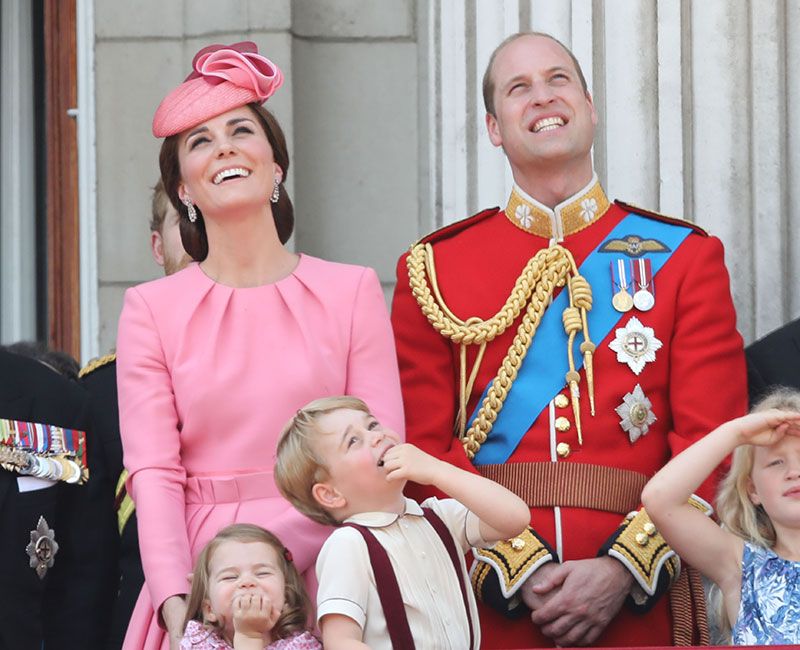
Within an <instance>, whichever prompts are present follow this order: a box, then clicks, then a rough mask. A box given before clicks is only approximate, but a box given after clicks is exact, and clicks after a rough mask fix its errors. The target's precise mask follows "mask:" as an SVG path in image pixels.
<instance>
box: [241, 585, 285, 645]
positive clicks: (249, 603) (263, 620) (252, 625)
mask: <svg viewBox="0 0 800 650" xmlns="http://www.w3.org/2000/svg"><path fill="white" fill-rule="evenodd" d="M232 610H233V630H234V637H233V639H234V644H233V647H234V648H236V650H240V649H241V650H244V649H245V648H250V647H251V646H252V647H253V648H259V650H261V648H263V647H264V645H265V644H269V643H271V635H270V631H271V630H272V628H273V627H275V623H276V622H277V620H278V617H279V616H280V615H281V612H280V610H279V609H277V608H276V607H275V605H274V604H273V603H272V601H271V600H270V598H269V596H267V595H266V594H265V593H263V592H259V591H249V592H246V593H242V594H239V595H237V596H236V597H235V598H234V599H233V607H232ZM255 642H257V643H258V644H260V645H256V643H255Z"/></svg>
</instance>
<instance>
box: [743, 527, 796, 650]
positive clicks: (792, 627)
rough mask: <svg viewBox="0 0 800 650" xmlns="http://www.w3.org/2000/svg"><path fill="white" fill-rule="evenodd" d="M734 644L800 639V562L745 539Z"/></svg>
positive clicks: (772, 643)
mask: <svg viewBox="0 0 800 650" xmlns="http://www.w3.org/2000/svg"><path fill="white" fill-rule="evenodd" d="M731 635H732V637H733V643H734V644H735V645H775V644H796V643H800V562H791V561H789V560H784V559H783V558H781V557H778V556H777V555H776V554H775V553H774V552H773V551H771V550H770V549H766V548H763V547H761V546H756V545H755V544H750V543H748V542H745V545H744V553H743V555H742V599H741V604H740V605H739V615H738V616H737V617H736V623H735V625H734V626H733V630H732V632H731Z"/></svg>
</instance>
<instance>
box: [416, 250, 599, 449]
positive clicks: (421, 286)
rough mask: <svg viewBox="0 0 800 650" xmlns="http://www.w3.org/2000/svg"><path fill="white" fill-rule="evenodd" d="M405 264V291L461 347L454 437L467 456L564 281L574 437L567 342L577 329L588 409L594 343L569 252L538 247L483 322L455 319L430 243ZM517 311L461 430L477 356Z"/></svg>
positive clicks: (588, 298) (587, 303) (586, 291)
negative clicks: (469, 361) (469, 356)
mask: <svg viewBox="0 0 800 650" xmlns="http://www.w3.org/2000/svg"><path fill="white" fill-rule="evenodd" d="M406 264H407V266H408V279H409V286H410V288H411V293H412V294H413V296H414V298H415V299H416V301H417V304H418V305H419V306H420V309H421V310H422V313H423V314H424V315H425V317H426V318H427V319H428V322H429V323H430V324H431V325H432V326H433V328H434V329H435V330H436V331H437V332H439V333H440V334H441V335H442V336H444V337H446V338H448V339H450V340H451V341H452V342H453V343H456V344H458V345H460V346H461V355H460V356H461V367H460V378H459V415H458V420H459V422H458V435H459V438H460V440H461V442H462V444H463V445H464V450H465V452H466V454H467V457H468V458H469V459H470V460H471V459H472V458H474V456H475V454H476V453H477V452H478V450H479V449H480V447H481V445H482V444H483V443H484V442H485V441H486V438H487V436H488V435H489V433H490V431H491V430H492V426H493V425H494V422H495V420H496V419H497V414H498V413H499V412H500V410H501V409H502V408H503V403H504V402H505V399H506V396H507V395H508V392H509V390H510V389H511V386H512V384H513V383H514V380H515V379H516V377H517V372H518V371H519V368H520V366H521V365H522V361H523V360H524V358H525V355H526V354H527V353H528V349H529V347H530V345H531V342H532V340H533V336H534V334H535V333H536V330H537V328H538V327H539V323H540V322H541V319H542V316H543V315H544V312H545V309H547V307H548V305H549V304H550V299H551V298H552V296H553V293H554V292H555V290H556V289H557V288H558V287H562V286H564V285H565V284H566V285H567V291H568V295H569V307H567V308H566V309H565V310H564V314H563V316H564V318H563V323H564V328H565V330H566V332H567V335H568V337H569V344H568V346H567V356H568V360H569V368H570V371H569V372H568V373H567V375H566V381H567V383H568V384H569V386H570V393H571V395H572V407H573V410H574V412H575V416H576V428H577V431H578V437H579V440H580V439H581V427H580V421H579V419H578V418H579V415H580V410H579V406H578V399H579V395H578V380H579V375H578V373H577V372H576V370H575V362H574V359H573V351H572V347H573V346H572V344H573V342H574V341H575V337H576V335H577V334H578V333H579V332H580V333H582V334H583V338H584V342H583V343H582V344H581V353H582V354H583V357H584V367H585V369H586V379H587V384H588V390H589V399H590V403H591V405H592V412H594V378H593V373H592V354H593V352H594V349H595V346H594V344H593V343H592V341H591V339H590V338H589V325H588V320H587V317H586V315H587V312H588V311H589V310H590V309H591V308H592V292H591V288H590V287H589V283H588V282H587V281H586V279H585V278H583V277H582V276H581V275H580V274H579V273H578V268H577V266H576V264H575V260H574V259H573V257H572V254H571V253H570V252H569V251H568V250H567V249H566V248H564V247H563V246H559V245H553V246H550V247H548V248H544V249H542V250H540V251H538V252H537V253H536V254H535V255H534V256H533V257H532V258H531V259H530V260H528V263H527V264H526V265H525V268H524V269H523V271H522V273H521V274H520V276H519V277H518V278H517V281H516V283H515V284H514V288H513V289H512V291H511V293H510V295H509V296H508V299H507V300H506V302H505V304H504V305H503V307H502V308H501V309H500V310H499V311H498V312H497V313H496V314H495V315H494V316H492V317H491V318H489V319H487V320H482V319H480V318H477V317H471V318H468V319H467V320H461V319H460V318H458V317H457V316H456V315H455V314H453V312H452V311H450V309H449V308H448V307H447V305H446V304H445V302H444V299H443V298H442V296H441V293H440V292H439V287H438V283H437V280H436V267H435V265H434V259H433V248H432V247H431V245H430V244H417V245H416V246H414V247H413V248H412V249H411V251H410V252H409V254H408V257H407V259H406ZM429 281H430V282H429ZM523 310H524V315H523V317H522V321H521V322H520V324H519V327H518V328H517V333H516V336H515V337H514V340H513V342H512V343H511V346H510V347H509V348H508V352H507V353H506V356H505V358H504V359H503V361H502V363H501V364H500V368H499V369H498V371H497V375H496V376H495V378H494V380H493V381H492V383H491V384H490V386H489V390H488V391H487V394H486V397H485V398H484V400H483V403H482V404H481V407H480V409H479V410H478V413H477V416H476V417H475V420H474V421H473V423H472V425H471V426H470V427H469V430H466V419H467V415H466V408H467V400H468V399H469V395H470V394H471V393H472V387H473V383H474V381H475V378H476V376H477V374H478V369H479V367H480V363H481V360H482V359H483V350H484V349H485V346H486V344H487V343H489V342H491V341H493V340H494V339H495V338H496V337H497V336H499V335H501V334H502V333H503V332H505V331H506V330H507V329H508V328H509V327H510V326H511V325H512V324H513V323H514V322H515V320H516V319H517V318H518V317H519V315H520V314H521V313H522V312H523ZM468 345H479V346H481V347H480V350H479V352H478V355H477V357H476V359H475V363H474V366H473V368H472V370H471V372H470V373H469V378H467V371H466V346H468Z"/></svg>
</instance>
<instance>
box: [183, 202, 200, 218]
mask: <svg viewBox="0 0 800 650" xmlns="http://www.w3.org/2000/svg"><path fill="white" fill-rule="evenodd" d="M183 204H184V205H185V206H186V211H187V212H188V213H189V221H191V222H192V223H194V222H195V221H197V210H196V209H195V207H194V203H192V202H191V200H190V199H188V198H187V199H183Z"/></svg>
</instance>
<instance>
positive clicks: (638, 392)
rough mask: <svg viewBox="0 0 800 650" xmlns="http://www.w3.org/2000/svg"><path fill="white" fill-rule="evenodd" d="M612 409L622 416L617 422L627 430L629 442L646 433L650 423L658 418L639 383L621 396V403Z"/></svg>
mask: <svg viewBox="0 0 800 650" xmlns="http://www.w3.org/2000/svg"><path fill="white" fill-rule="evenodd" d="M614 410H615V411H616V412H617V415H619V416H620V417H621V418H622V419H621V420H620V421H619V424H620V426H621V427H622V429H623V431H625V432H627V434H628V437H629V438H630V440H631V443H634V442H636V441H637V440H638V439H639V438H640V437H641V436H643V435H644V434H646V433H647V432H648V431H649V429H650V425H651V424H653V422H655V421H656V420H657V419H658V418H656V416H655V414H654V413H653V405H652V403H651V402H650V400H649V399H648V398H647V396H646V395H645V394H644V391H643V390H642V387H641V386H640V385H639V384H636V386H635V388H634V389H633V390H632V391H631V392H630V393H627V394H626V395H625V397H623V398H622V404H620V405H619V406H617V407H616V408H615V409H614Z"/></svg>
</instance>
